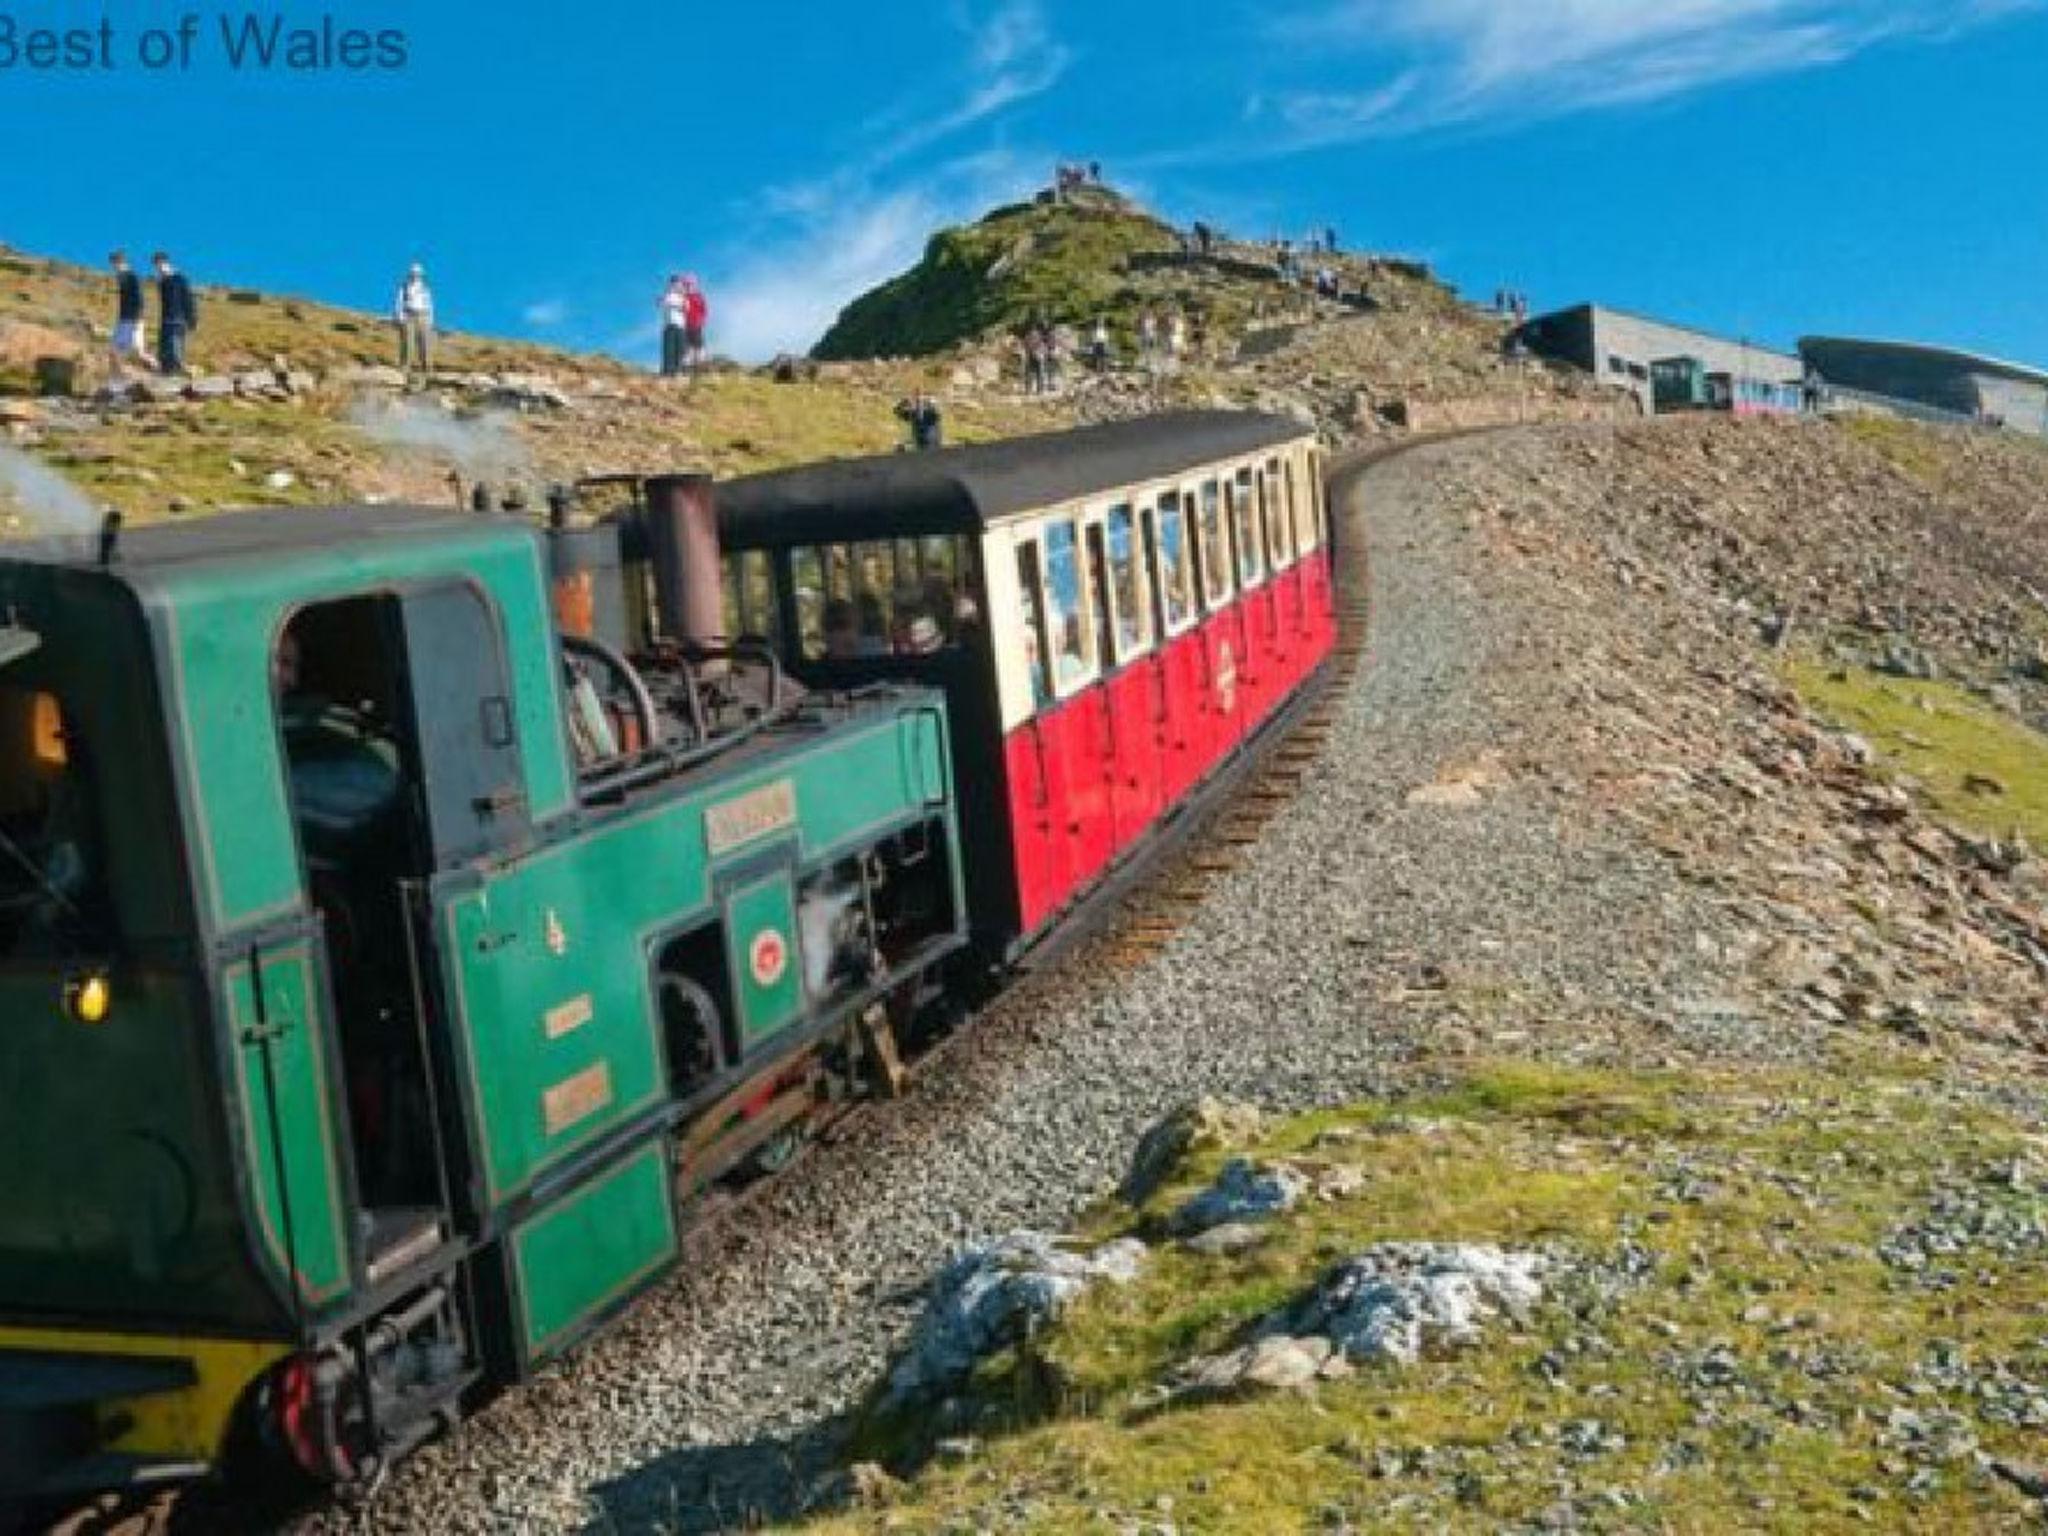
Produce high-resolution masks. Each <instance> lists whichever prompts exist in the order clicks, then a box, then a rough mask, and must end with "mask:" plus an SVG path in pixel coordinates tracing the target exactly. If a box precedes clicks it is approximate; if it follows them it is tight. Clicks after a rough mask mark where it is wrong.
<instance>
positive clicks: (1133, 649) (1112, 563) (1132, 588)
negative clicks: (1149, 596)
mask: <svg viewBox="0 0 2048 1536" xmlns="http://www.w3.org/2000/svg"><path fill="white" fill-rule="evenodd" d="M1103 526H1104V528H1105V530H1106V531H1107V533H1108V537H1109V588H1110V598H1111V603H1112V618H1113V621H1114V623H1115V625H1116V659H1117V661H1118V662H1119V663H1122V662H1127V661H1129V660H1131V658H1132V657H1134V656H1137V655H1139V654H1140V653H1142V652H1143V651H1144V650H1145V649H1146V648H1147V647H1148V646H1150V645H1151V643H1152V611H1151V610H1152V605H1151V604H1150V603H1148V602H1146V601H1145V573H1144V570H1143V568H1142V567H1141V566H1140V564H1139V560H1138V539H1137V528H1136V524H1135V523H1134V522H1133V521H1132V518H1131V508H1130V504H1129V503H1128V502H1123V503H1119V504H1118V505H1116V506H1114V507H1111V508H1110V509H1109V516H1108V517H1107V518H1106V519H1104V522H1103Z"/></svg>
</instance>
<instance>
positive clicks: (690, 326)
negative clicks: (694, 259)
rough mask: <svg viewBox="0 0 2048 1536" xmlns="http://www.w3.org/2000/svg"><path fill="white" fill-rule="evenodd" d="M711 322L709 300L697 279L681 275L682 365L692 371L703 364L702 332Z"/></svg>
mask: <svg viewBox="0 0 2048 1536" xmlns="http://www.w3.org/2000/svg"><path fill="white" fill-rule="evenodd" d="M710 324H711V301H710V300H709V299H707V298H705V297H704V290H703V288H702V287H700V286H699V285H698V282H697V279H696V278H695V277H693V276H691V275H689V274H687V273H685V274H684V276H683V366H684V367H686V368H688V369H689V370H690V371H691V372H692V373H694V372H696V371H697V370H698V369H699V368H702V367H703V366H704V332H705V328H706V327H708V326H709V325H710Z"/></svg>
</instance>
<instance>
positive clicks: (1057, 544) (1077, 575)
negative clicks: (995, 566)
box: [1045, 519, 1095, 697]
mask: <svg viewBox="0 0 2048 1536" xmlns="http://www.w3.org/2000/svg"><path fill="white" fill-rule="evenodd" d="M1087 580H1088V578H1087V576H1086V574H1085V573H1084V572H1083V571H1082V568H1081V544H1080V538H1079V535H1077V534H1076V533H1075V532H1074V524H1073V522H1072V520H1071V519H1062V520H1060V521H1058V522H1052V523H1047V524H1046V525H1045V607H1046V618H1047V619H1048V620H1049V621H1050V623H1051V627H1052V637H1051V638H1052V675H1053V684H1054V691H1055V692H1057V693H1059V694H1060V695H1061V696H1062V697H1064V696H1065V695H1067V694H1069V693H1072V692H1073V691H1074V690H1075V689H1076V688H1079V687H1081V686H1082V685H1083V684H1084V683H1086V682H1088V681H1089V680H1090V679H1091V678H1093V677H1094V675H1095V667H1094V664H1093V661H1092V659H1091V658H1092V656H1093V651H1094V641H1095V636H1094V635H1093V634H1091V633H1090V625H1089V614H1088V590H1087Z"/></svg>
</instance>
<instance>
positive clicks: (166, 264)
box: [150, 251, 199, 375]
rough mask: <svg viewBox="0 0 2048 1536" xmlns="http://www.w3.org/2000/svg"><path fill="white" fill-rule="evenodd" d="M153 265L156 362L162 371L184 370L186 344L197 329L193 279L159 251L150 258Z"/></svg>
mask: <svg viewBox="0 0 2048 1536" xmlns="http://www.w3.org/2000/svg"><path fill="white" fill-rule="evenodd" d="M150 265H151V266H153V267H154V268H156V298H157V319H156V363H157V367H159V368H161V369H162V370H163V371H164V372H165V373H167V374H172V375H179V374H183V373H184V372H185V343H186V341H187V339H188V338H189V337H190V336H191V334H192V333H193V332H194V331H196V330H198V329H199V303H198V301H197V300H196V299H194V298H193V297H192V282H191V279H190V278H188V277H186V276H185V274H184V273H182V272H180V271H179V270H178V269H177V268H176V267H174V266H172V265H171V258H170V257H169V256H167V255H166V254H165V253H164V252H162V251H158V252H157V253H156V255H155V256H153V257H151V258H150Z"/></svg>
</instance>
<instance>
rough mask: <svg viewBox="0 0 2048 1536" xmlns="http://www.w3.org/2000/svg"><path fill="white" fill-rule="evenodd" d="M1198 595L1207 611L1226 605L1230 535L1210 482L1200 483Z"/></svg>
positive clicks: (1219, 498) (1220, 495) (1219, 497)
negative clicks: (1200, 517) (1199, 588)
mask: <svg viewBox="0 0 2048 1536" xmlns="http://www.w3.org/2000/svg"><path fill="white" fill-rule="evenodd" d="M1201 535H1202V539H1201V555H1202V595H1203V597H1204V598H1205V599H1206V600H1207V601H1208V604H1209V607H1210V609H1211V611H1214V610H1215V609H1218V608H1221V607H1222V606H1223V605H1224V604H1225V603H1227V602H1229V601H1230V592H1231V580H1230V535H1229V534H1228V533H1227V532H1226V531H1225V528H1224V517H1223V493H1222V491H1221V489H1220V488H1219V487H1218V486H1217V484H1216V482H1215V481H1214V480H1204V481H1203V482H1202V520H1201Z"/></svg>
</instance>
